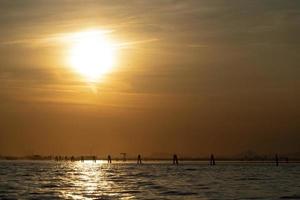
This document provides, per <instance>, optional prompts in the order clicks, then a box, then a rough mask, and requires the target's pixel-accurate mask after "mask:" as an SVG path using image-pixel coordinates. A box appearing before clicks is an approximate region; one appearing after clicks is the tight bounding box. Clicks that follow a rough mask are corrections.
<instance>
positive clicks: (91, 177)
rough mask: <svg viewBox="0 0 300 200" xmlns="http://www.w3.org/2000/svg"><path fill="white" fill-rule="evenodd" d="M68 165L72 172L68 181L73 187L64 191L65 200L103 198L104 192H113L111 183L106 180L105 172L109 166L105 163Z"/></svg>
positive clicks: (69, 173) (91, 162)
mask: <svg viewBox="0 0 300 200" xmlns="http://www.w3.org/2000/svg"><path fill="white" fill-rule="evenodd" d="M68 165H70V166H69V167H70V168H71V169H72V170H71V171H70V172H67V174H68V176H67V179H70V180H69V181H71V182H72V186H73V187H71V188H70V189H69V190H64V194H63V197H64V198H71V199H82V198H84V199H94V198H95V196H99V197H103V191H104V190H105V191H111V189H112V188H111V183H109V182H108V181H107V180H106V172H105V169H107V168H109V165H107V164H106V162H105V161H103V160H97V161H96V162H94V161H92V160H85V161H84V162H80V161H78V162H70V163H68ZM111 195H114V194H113V193H112V194H111Z"/></svg>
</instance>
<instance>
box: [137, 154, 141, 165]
mask: <svg viewBox="0 0 300 200" xmlns="http://www.w3.org/2000/svg"><path fill="white" fill-rule="evenodd" d="M137 164H142V158H141V155H140V154H139V155H138V157H137Z"/></svg>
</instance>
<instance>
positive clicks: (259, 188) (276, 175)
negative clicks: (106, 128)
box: [0, 161, 300, 199]
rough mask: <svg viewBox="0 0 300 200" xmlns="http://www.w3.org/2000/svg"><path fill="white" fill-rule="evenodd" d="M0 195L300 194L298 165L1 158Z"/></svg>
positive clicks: (155, 196) (267, 196) (163, 196)
mask: <svg viewBox="0 0 300 200" xmlns="http://www.w3.org/2000/svg"><path fill="white" fill-rule="evenodd" d="M0 199H300V164H293V163H281V164H280V165H279V166H278V167H277V166H276V165H275V164H274V163H232V162H227V163H226V162H224V163H220V162H219V163H217V165H215V166H209V165H208V163H207V162H181V163H179V165H178V166H176V165H172V164H171V162H170V161H163V162H162V161H157V162H154V161H151V162H150V161H148V162H144V163H143V164H142V165H137V164H136V163H134V162H125V163H123V162H118V163H117V162H115V163H112V164H107V163H106V162H105V161H97V162H96V163H95V162H93V161H85V162H80V161H75V162H55V161H0Z"/></svg>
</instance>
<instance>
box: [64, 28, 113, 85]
mask: <svg viewBox="0 0 300 200" xmlns="http://www.w3.org/2000/svg"><path fill="white" fill-rule="evenodd" d="M114 61H115V47H114V45H113V43H112V42H111V41H110V40H109V39H108V38H106V36H105V33H104V32H101V31H97V30H93V31H85V32H79V33H76V34H74V35H73V37H72V45H71V48H70V52H69V56H68V63H69V65H70V66H71V67H72V68H73V69H74V70H75V71H76V72H78V73H79V74H80V75H82V76H84V77H85V78H87V79H88V80H89V81H96V80H98V79H99V78H101V77H102V76H103V75H105V74H106V73H108V72H110V71H111V70H112V67H113V65H114Z"/></svg>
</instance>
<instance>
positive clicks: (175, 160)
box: [173, 154, 178, 165]
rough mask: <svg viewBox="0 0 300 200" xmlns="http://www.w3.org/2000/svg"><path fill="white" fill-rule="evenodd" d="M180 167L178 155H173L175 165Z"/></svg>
mask: <svg viewBox="0 0 300 200" xmlns="http://www.w3.org/2000/svg"><path fill="white" fill-rule="evenodd" d="M175 164H176V165H178V157H177V155H176V154H174V155H173V165H175Z"/></svg>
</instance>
